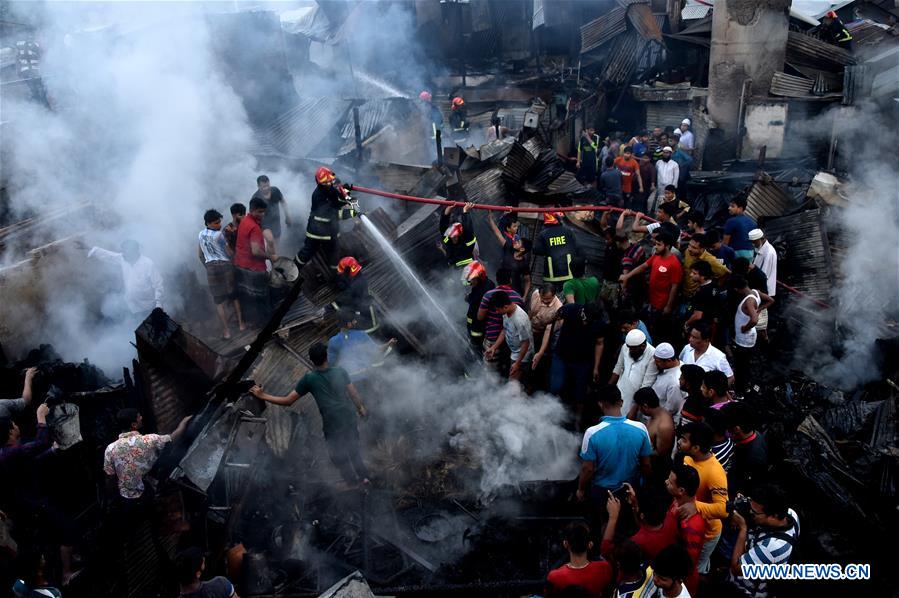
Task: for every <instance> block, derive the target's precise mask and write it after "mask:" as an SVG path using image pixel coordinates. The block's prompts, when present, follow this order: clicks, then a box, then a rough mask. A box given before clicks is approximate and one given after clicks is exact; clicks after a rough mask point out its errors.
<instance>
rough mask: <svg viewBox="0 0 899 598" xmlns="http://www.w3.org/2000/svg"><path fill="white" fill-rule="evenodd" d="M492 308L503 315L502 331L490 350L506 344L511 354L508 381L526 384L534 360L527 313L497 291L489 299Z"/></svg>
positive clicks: (507, 295)
mask: <svg viewBox="0 0 899 598" xmlns="http://www.w3.org/2000/svg"><path fill="white" fill-rule="evenodd" d="M491 305H492V307H493V308H494V309H495V310H496V311H498V312H499V313H501V314H502V315H503V331H502V332H500V333H499V337H497V339H496V344H495V345H493V347H491V348H490V350H492V351H496V350H497V349H498V348H499V347H501V346H502V345H503V343H506V344H507V345H509V351H511V353H512V366H511V367H510V368H509V380H518V381H520V382H521V383H522V384H525V385H526V384H527V379H528V374H529V373H530V370H531V361H533V359H534V336H533V332H532V331H531V320H530V318H528V314H527V312H525V311H524V310H523V309H521V308H520V307H518V304H516V303H513V302H512V300H511V298H510V297H509V294H508V293H506V292H505V291H497V292H496V294H494V295H493V297H491Z"/></svg>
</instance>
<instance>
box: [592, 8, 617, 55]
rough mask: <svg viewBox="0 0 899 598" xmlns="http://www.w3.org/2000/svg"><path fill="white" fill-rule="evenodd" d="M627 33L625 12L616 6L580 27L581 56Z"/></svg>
mask: <svg viewBox="0 0 899 598" xmlns="http://www.w3.org/2000/svg"><path fill="white" fill-rule="evenodd" d="M625 31H627V10H626V9H625V8H622V7H621V6H616V7H615V8H613V9H612V10H610V11H609V12H607V13H606V14H604V15H603V16H601V17H599V18H598V19H595V20H593V21H590V22H589V23H587V24H586V25H584V26H583V27H581V54H586V53H587V52H590V51H592V50H595V49H596V48H598V47H600V46H602V45H603V44H605V43H606V42H608V41H611V40H612V39H613V38H614V37H615V36H616V35H619V34H621V33H624V32H625Z"/></svg>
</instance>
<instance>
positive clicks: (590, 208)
mask: <svg viewBox="0 0 899 598" xmlns="http://www.w3.org/2000/svg"><path fill="white" fill-rule="evenodd" d="M352 189H353V191H359V192H360V193H368V194H369V195H377V196H379V197H386V198H388V199H399V200H401V201H409V202H413V203H423V204H430V205H435V206H454V207H463V206H465V205H467V204H466V202H464V201H453V200H449V199H434V198H430V197H415V196H414V195H403V194H401V193H390V192H389V191H381V190H380V189H371V188H369V187H361V186H359V185H353V187H352ZM471 207H472V209H475V210H488V211H491V212H514V213H531V214H543V213H546V212H624V211H625V210H624V208H617V207H614V206H566V207H563V208H558V207H551V208H537V207H533V208H531V207H528V208H520V207H516V206H494V205H490V204H478V203H476V204H473V205H472V206H471ZM643 219H644V220H647V221H649V222H658V220H655V219H654V218H650V217H648V216H646V215H644V216H643ZM777 286H779V287H781V288H783V289H785V290H787V291H789V292H790V293H793V294H794V295H797V296H799V297H802V298H804V299H808V300H809V301H811V302H813V303H815V304H816V305H819V306H820V307H824V308H826V309H830V305H828V304H827V303H824V302H823V301H820V300H818V299H815V298H814V297H811V296H809V295H807V294H805V293H803V292H802V291H800V290H799V289H797V288H794V287H791V286H789V285H786V284H784V283H782V282H781V281H779V280H778V281H777Z"/></svg>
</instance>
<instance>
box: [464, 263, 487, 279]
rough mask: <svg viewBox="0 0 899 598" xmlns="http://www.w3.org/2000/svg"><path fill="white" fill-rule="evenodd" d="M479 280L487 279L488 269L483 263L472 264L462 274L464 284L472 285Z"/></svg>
mask: <svg viewBox="0 0 899 598" xmlns="http://www.w3.org/2000/svg"><path fill="white" fill-rule="evenodd" d="M478 278H487V268H485V267H484V264H482V263H481V262H471V263H470V264H468V265H467V266H465V269H464V270H463V272H462V282H463V283H464V284H472V283H473V282H474V281H475V280H476V279H478Z"/></svg>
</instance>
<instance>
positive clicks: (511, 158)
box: [503, 141, 537, 187]
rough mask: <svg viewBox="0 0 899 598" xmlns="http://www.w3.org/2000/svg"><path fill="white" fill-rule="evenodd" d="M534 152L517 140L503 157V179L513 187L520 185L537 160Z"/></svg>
mask: <svg viewBox="0 0 899 598" xmlns="http://www.w3.org/2000/svg"><path fill="white" fill-rule="evenodd" d="M536 161H537V160H536V158H534V156H533V154H531V152H529V151H528V150H527V149H525V147H524V146H523V145H522V144H520V143H518V142H517V141H516V142H515V143H514V144H513V145H512V147H511V149H510V150H509V153H508V154H507V155H506V157H505V158H504V159H503V180H505V182H506V184H507V185H509V186H512V187H520V186H521V185H523V184H524V179H525V177H526V176H527V174H528V171H530V169H531V167H533V166H534V163H535V162H536Z"/></svg>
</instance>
